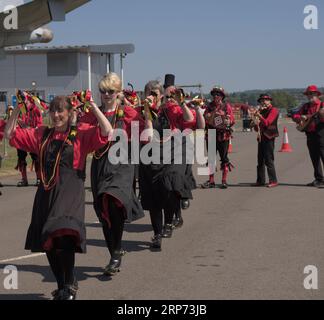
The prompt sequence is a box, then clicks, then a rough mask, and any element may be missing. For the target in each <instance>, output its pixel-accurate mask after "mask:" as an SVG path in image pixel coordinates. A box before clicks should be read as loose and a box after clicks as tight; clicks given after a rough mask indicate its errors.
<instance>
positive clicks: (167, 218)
mask: <svg viewBox="0 0 324 320" xmlns="http://www.w3.org/2000/svg"><path fill="white" fill-rule="evenodd" d="M174 81H175V76H174V75H172V74H168V75H166V76H165V84H164V102H162V94H163V87H162V85H161V84H160V83H159V82H158V81H150V82H149V83H147V84H146V86H145V94H146V99H145V101H144V103H145V104H147V105H148V108H149V112H150V114H151V117H152V125H153V129H154V130H155V133H156V135H155V136H154V138H153V140H152V143H151V147H152V148H154V147H153V144H154V145H155V146H156V147H157V148H159V149H160V159H159V162H158V163H153V162H151V163H148V164H144V163H141V164H140V170H139V177H140V178H139V183H140V192H141V204H142V206H143V209H144V210H149V212H150V217H151V223H152V227H153V231H154V236H153V238H152V247H153V248H155V249H161V241H162V237H164V238H170V237H171V236H172V229H173V225H172V221H173V217H174V216H176V217H181V199H192V193H191V188H190V186H189V185H188V182H187V179H186V176H185V171H186V167H187V166H186V163H185V162H184V161H185V159H184V158H185V157H184V156H183V152H185V151H186V146H185V145H186V138H185V137H184V136H183V137H182V138H181V139H182V140H181V142H180V143H181V144H182V154H181V155H179V154H177V150H176V149H177V148H176V143H175V138H174V136H173V134H172V133H173V132H175V131H176V130H183V129H185V128H189V127H190V125H193V124H194V116H193V114H192V112H191V111H190V109H189V108H188V106H187V105H186V104H185V103H184V101H182V96H181V91H180V90H179V89H177V88H176V87H175V86H174ZM164 130H169V131H171V135H169V136H167V137H165V136H164V134H163V133H164V132H163V131H164ZM167 145H168V146H167ZM145 147H146V146H145ZM165 147H168V148H169V149H168V150H170V153H168V156H169V157H170V158H168V163H165V162H166V161H164V160H166V159H164V155H163V148H165ZM142 150H143V149H142ZM177 156H179V157H181V159H182V163H181V164H175V158H176V157H177ZM163 214H164V226H163Z"/></svg>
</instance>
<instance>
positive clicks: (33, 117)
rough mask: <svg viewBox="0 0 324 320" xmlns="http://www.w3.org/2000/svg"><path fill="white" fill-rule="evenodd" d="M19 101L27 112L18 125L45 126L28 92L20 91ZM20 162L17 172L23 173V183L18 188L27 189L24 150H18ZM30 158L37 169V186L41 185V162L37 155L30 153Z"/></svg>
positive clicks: (25, 153) (25, 126) (22, 126)
mask: <svg viewBox="0 0 324 320" xmlns="http://www.w3.org/2000/svg"><path fill="white" fill-rule="evenodd" d="M17 96H18V101H20V103H21V104H24V107H25V112H22V113H21V115H20V119H19V120H18V125H19V126H20V127H21V128H34V129H36V128H38V127H40V126H41V125H42V124H43V117H42V113H41V111H40V110H39V109H38V107H37V106H36V104H35V103H34V101H33V99H32V97H31V96H30V94H28V93H26V92H21V91H18V94H17ZM17 156H18V162H17V166H16V170H19V171H20V173H21V181H19V182H18V184H17V187H27V186H28V179H27V162H26V158H27V152H25V151H24V150H20V149H17ZM30 156H31V158H32V160H33V163H32V168H33V167H34V168H35V172H36V184H35V185H36V186H38V185H39V182H40V172H39V161H38V157H37V155H36V154H35V153H30Z"/></svg>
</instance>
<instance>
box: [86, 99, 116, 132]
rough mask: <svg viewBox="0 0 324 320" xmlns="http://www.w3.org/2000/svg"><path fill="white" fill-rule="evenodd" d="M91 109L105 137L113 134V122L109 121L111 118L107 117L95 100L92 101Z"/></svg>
mask: <svg viewBox="0 0 324 320" xmlns="http://www.w3.org/2000/svg"><path fill="white" fill-rule="evenodd" d="M90 110H91V112H92V113H93V115H94V116H95V117H96V119H97V121H98V124H99V127H100V131H101V135H102V136H103V137H107V136H109V135H111V134H112V131H113V128H112V126H111V123H110V122H109V120H108V119H107V118H106V117H105V115H104V114H103V113H102V112H101V110H100V109H99V107H98V106H97V105H96V104H95V103H94V102H93V101H91V108H90Z"/></svg>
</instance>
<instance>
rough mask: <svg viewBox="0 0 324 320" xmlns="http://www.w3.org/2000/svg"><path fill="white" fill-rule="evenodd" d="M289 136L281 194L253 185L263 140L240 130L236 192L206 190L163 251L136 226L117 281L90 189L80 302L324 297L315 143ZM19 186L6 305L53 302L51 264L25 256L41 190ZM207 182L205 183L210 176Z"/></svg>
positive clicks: (7, 236) (9, 183) (0, 248)
mask: <svg viewBox="0 0 324 320" xmlns="http://www.w3.org/2000/svg"><path fill="white" fill-rule="evenodd" d="M282 129H283V128H282V126H281V128H280V131H281V137H280V138H279V139H278V140H277V145H276V149H277V150H279V149H280V146H281V143H282V136H283V135H282ZM288 129H289V139H290V143H291V145H292V147H293V153H290V154H284V153H278V152H276V154H275V156H276V167H277V174H278V178H279V181H280V186H279V187H277V188H275V189H267V188H253V187H250V186H249V185H248V184H249V183H251V182H254V181H255V179H256V150H257V149H256V135H255V134H254V133H242V132H236V133H235V138H234V140H233V149H234V152H233V153H232V154H231V160H232V162H233V163H234V165H235V167H236V168H235V170H234V171H233V172H232V173H231V174H230V176H229V183H230V188H229V189H228V190H221V189H211V190H202V189H198V190H196V191H195V192H194V197H195V199H194V201H193V202H192V204H191V207H190V208H189V209H188V210H186V211H184V213H183V216H184V225H183V227H182V228H181V229H179V230H176V231H174V233H173V237H172V238H171V239H163V243H162V251H161V252H152V251H151V250H150V248H149V243H150V238H151V236H152V228H151V225H150V220H149V215H148V214H146V216H145V217H144V218H142V219H140V220H138V221H136V222H134V223H132V224H128V225H126V230H125V233H124V241H123V247H124V249H126V250H127V254H126V255H125V256H124V258H123V262H122V270H121V272H120V273H119V274H118V275H117V276H116V277H114V278H112V279H111V278H107V277H104V276H102V271H103V267H104V266H105V265H106V264H107V262H108V250H107V249H106V247H105V242H104V240H103V235H102V232H101V228H100V225H99V224H98V223H97V222H96V220H97V219H96V217H95V214H94V211H93V209H92V205H91V201H92V199H91V193H90V192H89V190H87V191H86V196H87V203H86V222H87V238H88V241H87V243H88V253H87V254H85V255H78V256H77V261H76V265H77V269H76V270H77V276H78V279H79V287H80V290H79V292H78V298H79V299H145V300H146V299H163V300H167V299H323V298H324V254H323V252H324V250H323V249H324V232H323V230H324V217H323V216H324V210H323V205H322V203H323V198H324V189H316V188H309V187H306V186H305V184H306V183H308V182H310V181H312V180H313V179H312V172H313V170H312V167H311V163H310V159H309V157H308V153H307V149H306V143H305V136H304V135H303V134H301V133H299V132H297V131H296V130H295V128H294V125H293V124H290V125H288ZM18 178H19V177H18V176H13V177H7V178H2V183H4V184H5V187H4V188H3V189H2V192H3V195H2V196H1V197H0V299H26V298H28V299H50V298H51V295H50V293H51V291H52V290H54V289H55V282H54V278H53V276H52V275H51V272H50V270H49V267H48V265H47V260H46V258H45V256H44V255H37V256H28V255H30V252H28V251H25V250H24V249H23V247H24V241H25V236H26V231H27V228H28V225H29V221H30V216H31V210H32V202H33V196H34V194H35V191H36V189H35V187H28V188H19V189H18V188H17V187H15V184H16V182H17V180H18ZM30 179H31V181H33V179H34V177H33V175H30ZM197 180H198V182H200V183H202V182H204V181H205V180H206V177H198V178H197ZM219 181H220V172H218V173H217V182H218V183H219ZM89 184H90V183H89V180H87V183H86V186H87V187H88V188H89ZM26 255H27V257H24V256H26ZM8 259H13V260H9V261H8ZM8 264H12V265H15V266H16V267H17V268H18V271H19V274H18V289H17V290H10V291H9V290H6V289H4V286H3V282H4V281H5V277H6V275H5V274H3V268H4V267H5V266H6V265H8ZM308 265H314V266H316V267H317V269H318V290H306V289H305V288H304V285H303V283H304V278H305V277H306V275H305V274H304V268H305V266H308Z"/></svg>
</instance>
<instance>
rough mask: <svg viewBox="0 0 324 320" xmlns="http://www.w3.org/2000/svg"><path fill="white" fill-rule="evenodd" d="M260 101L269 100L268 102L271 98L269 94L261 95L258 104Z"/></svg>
mask: <svg viewBox="0 0 324 320" xmlns="http://www.w3.org/2000/svg"><path fill="white" fill-rule="evenodd" d="M261 100H270V101H272V98H271V96H270V94H267V93H262V94H260V97H259V99H258V102H259V103H260V102H261Z"/></svg>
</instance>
